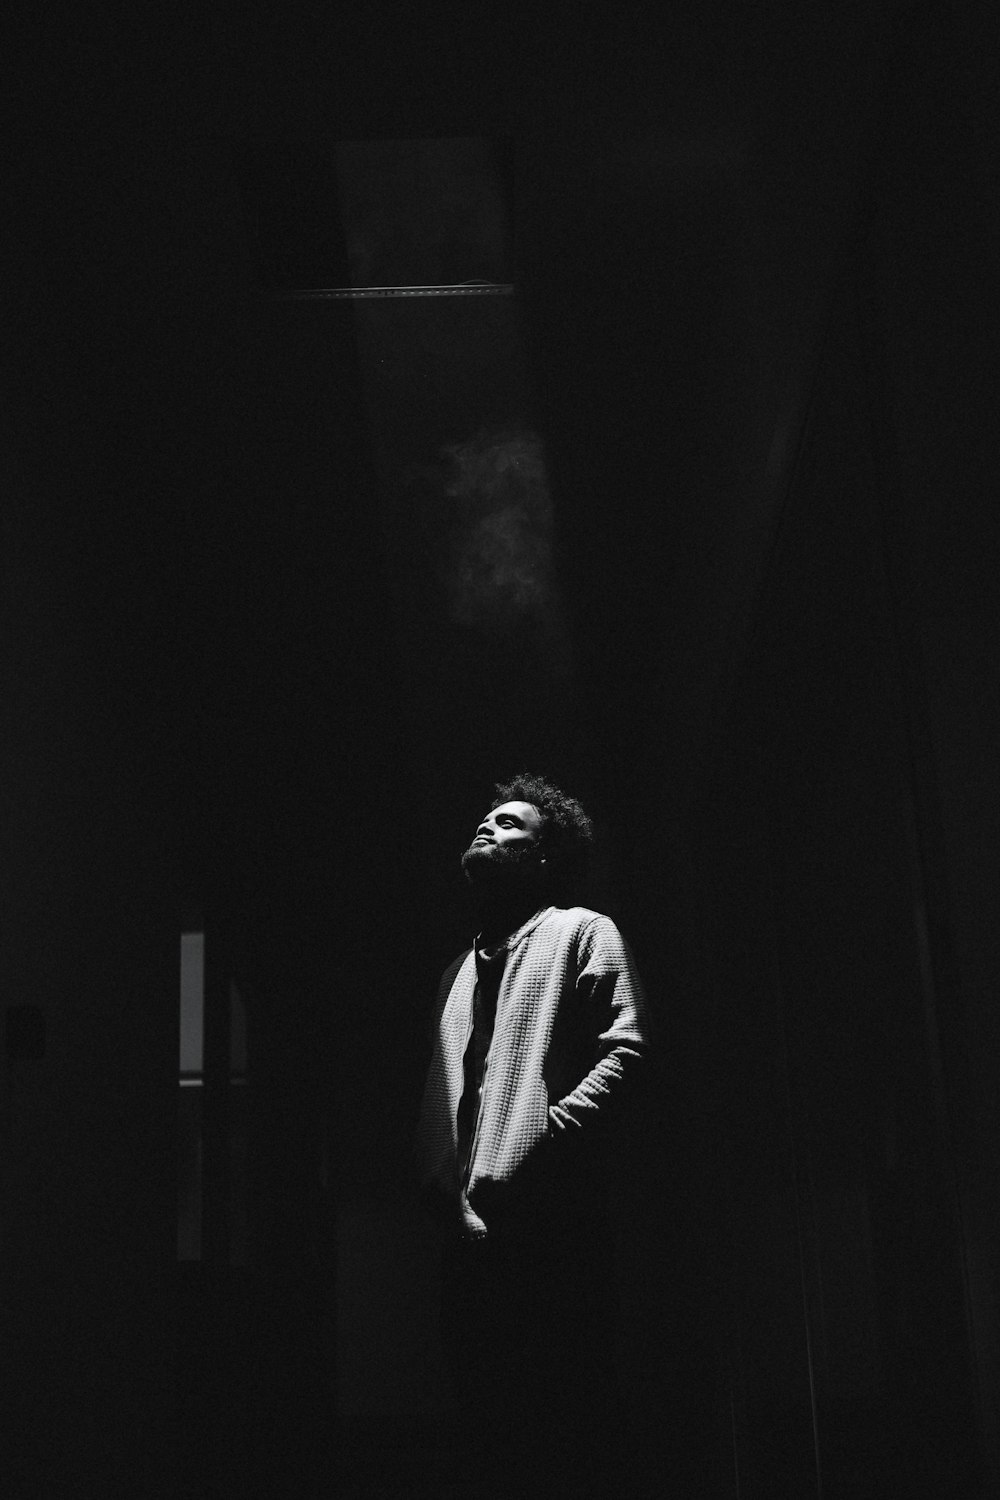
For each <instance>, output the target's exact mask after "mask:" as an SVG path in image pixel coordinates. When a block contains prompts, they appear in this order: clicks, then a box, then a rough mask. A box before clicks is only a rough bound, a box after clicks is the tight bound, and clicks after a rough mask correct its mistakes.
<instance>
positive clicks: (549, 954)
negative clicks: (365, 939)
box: [417, 775, 649, 1493]
mask: <svg viewBox="0 0 1000 1500" xmlns="http://www.w3.org/2000/svg"><path fill="white" fill-rule="evenodd" d="M592 837H593V833H592V826H591V823H590V820H589V818H588V817H587V815H586V814H585V813H584V811H583V809H582V808H581V807H580V804H579V803H578V802H576V801H575V800H574V799H573V798H571V797H567V796H566V795H565V794H564V793H563V792H561V791H560V790H559V789H558V788H557V787H554V786H552V785H551V784H549V783H548V782H546V781H544V780H542V779H541V778H540V777H537V776H529V775H522V776H519V777H517V778H516V779H515V780H514V781H512V782H510V783H508V784H506V785H498V786H497V788H496V797H495V798H494V800H493V804H492V807H491V810H490V812H489V813H488V814H487V815H486V817H484V818H483V820H482V822H481V823H480V824H479V827H478V828H477V829H476V832H475V835H474V837H473V840H472V842H471V844H470V845H469V847H468V849H467V850H466V851H465V853H464V854H463V856H462V869H463V872H464V875H465V879H466V882H467V885H468V889H469V892H470V895H471V898H472V905H473V908H474V912H475V917H476V920H477V923H478V935H477V937H476V940H475V944H474V946H473V948H472V949H470V950H469V951H467V952H466V953H464V954H462V955H461V956H460V957H459V958H458V959H456V961H455V962H454V963H453V964H452V965H451V966H450V968H449V969H448V970H447V971H446V972H445V974H444V977H443V979H442V981H441V985H440V988H439V991H438V997H437V1004H436V1006H435V1010H434V1015H433V1021H432V1046H433V1052H432V1057H431V1062H430V1067H429V1069H428V1074H427V1080H426V1085H425V1089H424V1096H423V1102H422V1106H421V1114H420V1126H419V1131H418V1140H417V1155H418V1165H419V1174H420V1182H421V1189H422V1194H423V1201H424V1203H425V1204H426V1206H427V1207H428V1208H429V1209H430V1210H431V1211H432V1212H433V1213H434V1214H435V1216H436V1217H437V1219H438V1221H439V1222H440V1223H441V1225H442V1226H443V1230H444V1255H443V1283H442V1336H443V1345H444V1350H445V1355H446V1358H447V1361H448V1364H449V1367H450V1370H451V1373H452V1376H453V1379H454V1383H455V1387H456V1392H457V1395H458V1399H459V1406H460V1413H461V1417H462V1429H461V1430H462V1432H463V1433H468V1434H469V1438H470V1448H469V1454H470V1459H471V1462H472V1465H473V1469H474V1472H476V1473H477V1474H478V1473H479V1471H480V1469H485V1468H486V1467H487V1457H488V1455H489V1454H490V1453H492V1454H493V1455H495V1456H496V1457H498V1458H500V1459H502V1461H503V1462H504V1463H507V1462H509V1461H510V1460H511V1459H512V1458H515V1459H520V1460H522V1461H524V1462H525V1463H526V1464H527V1465H528V1467H529V1469H530V1474H525V1475H524V1476H523V1477H524V1478H526V1479H527V1478H531V1479H532V1480H534V1481H538V1480H539V1479H540V1478H542V1477H543V1476H542V1475H541V1473H540V1471H539V1469H538V1468H537V1466H538V1465H539V1464H542V1465H543V1466H544V1467H545V1482H546V1483H547V1484H548V1492H549V1493H557V1492H558V1490H559V1487H560V1486H563V1487H565V1491H566V1493H570V1492H572V1491H573V1489H574V1487H576V1489H577V1492H579V1476H580V1475H581V1473H585V1474H586V1475H587V1476H594V1475H596V1474H597V1473H598V1472H599V1471H600V1468H601V1460H602V1459H607V1458H608V1457H609V1455H610V1454H611V1452H612V1448H613V1440H614V1438H615V1436H616V1432H617V1422H618V1416H617V1414H616V1413H615V1410H614V1408H615V1405H616V1402H617V1385H616V1380H615V1368H614V1339H613V1325H614V1319H615V1300H614V1262H613V1240H612V1235H611V1230H610V1224H609V1221H608V1216H607V1213H606V1204H605V1202H604V1198H603V1192H602V1182H603V1174H604V1172H605V1171H606V1170H607V1166H608V1164H609V1160H610V1158H611V1148H612V1146H613V1135H612V1131H611V1127H612V1125H613V1123H614V1121H615V1119H616V1118H617V1117H618V1115H619V1113H620V1109H621V1105H622V1102H623V1100H624V1099H625V1098H626V1097H627V1095H628V1093H629V1091H630V1089H631V1087H632V1085H633V1082H634V1080H635V1076H636V1075H637V1074H639V1073H641V1071H642V1065H643V1060H644V1057H645V1055H646V1053H647V1051H648V1047H649V1021H648V1014H647V1006H646V1001H645V997H644V994H643V990H642V986H641V983H640V981H639V978H638V975H637V974H636V971H635V965H634V962H633V959H632V956H631V954H630V952H629V949H628V947H627V945H626V943H625V942H624V940H623V938H622V936H621V934H620V932H619V931H618V929H617V927H616V926H615V925H614V923H613V922H612V921H611V920H610V919H609V918H608V917H606V916H602V915H600V914H599V913H598V912H595V911H591V910H589V909H588V908H586V907H582V906H577V905H574V904H572V903H573V899H574V897H575V895H576V894H577V892H578V887H579V883H580V880H581V878H582V876H583V875H584V874H585V867H586V859H587V855H588V853H589V849H590V846H591V842H592ZM501 1481H502V1482H509V1474H508V1476H507V1479H506V1480H505V1479H504V1476H502V1475H501Z"/></svg>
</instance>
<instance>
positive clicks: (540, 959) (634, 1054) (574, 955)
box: [417, 906, 649, 1235]
mask: <svg viewBox="0 0 1000 1500" xmlns="http://www.w3.org/2000/svg"><path fill="white" fill-rule="evenodd" d="M504 949H505V952H504V954H503V974H502V977H501V980H500V985H499V993H498V995H497V1002H496V1017H495V1021H494V1028H493V1038H492V1042H491V1045H490V1050H489V1054H488V1056H487V1059H486V1065H485V1069H484V1074H483V1080H482V1091H481V1097H480V1101H479V1110H478V1118H477V1119H476V1121H475V1126H474V1131H473V1136H472V1141H471V1145H470V1150H469V1158H468V1164H467V1166H466V1168H465V1172H464V1174H463V1173H461V1171H460V1166H459V1127H458V1114H459V1105H460V1103H461V1099H462V1094H463V1089H464V1087H465V1081H466V1078H465V1069H464V1060H465V1054H466V1048H467V1046H468V1043H469V1039H470V1036H471V1034H472V1026H473V996H474V993H475V988H476V981H477V970H476V959H475V954H474V952H473V950H471V949H470V950H469V951H468V952H467V953H464V954H462V955H461V956H460V957H459V958H458V959H456V961H455V963H453V964H452V965H451V967H450V968H449V969H448V970H446V972H445V974H444V977H443V979H442V981H441V985H440V988H439V991H438V998H437V1005H436V1008H435V1017H434V1028H433V1029H434V1047H433V1055H432V1057H431V1063H430V1067H429V1069H428V1074H427V1082H426V1086H425V1089H424V1095H423V1101H422V1105H421V1113H420V1125H419V1129H418V1137H417V1159H418V1171H419V1177H420V1182H421V1185H422V1186H423V1188H424V1189H425V1191H427V1190H430V1191H433V1190H435V1189H436V1190H437V1192H438V1194H441V1195H444V1197H445V1198H446V1199H448V1200H452V1201H454V1202H458V1201H459V1199H460V1197H461V1192H462V1189H463V1188H464V1192H465V1196H466V1198H467V1200H468V1203H469V1204H470V1205H471V1206H472V1208H473V1209H474V1210H475V1216H477V1217H478V1220H479V1222H478V1224H477V1226H476V1230H475V1232H476V1233H479V1234H483V1235H485V1234H487V1233H489V1231H490V1227H491V1218H492V1207H493V1205H494V1204H495V1203H496V1202H498V1201H502V1199H503V1195H504V1189H505V1188H507V1187H509V1186H511V1185H512V1184H515V1183H516V1182H517V1180H518V1178H519V1177H522V1176H524V1175H527V1169H528V1168H529V1167H530V1166H531V1164H532V1163H537V1161H538V1159H539V1157H542V1158H544V1159H560V1160H561V1159H564V1158H565V1155H566V1154H567V1153H568V1154H569V1155H570V1156H572V1155H573V1154H574V1152H575V1145H576V1143H577V1142H583V1141H584V1140H586V1139H587V1138H589V1137H591V1136H593V1135H596V1134H597V1132H598V1130H599V1127H600V1126H601V1124H602V1123H603V1122H605V1121H606V1120H607V1119H608V1118H609V1117H610V1116H611V1115H613V1114H614V1113H615V1112H616V1108H617V1105H618V1103H619V1102H620V1099H621V1096H622V1094H623V1092H624V1091H625V1090H626V1088H627V1086H628V1083H629V1081H630V1078H631V1076H632V1075H633V1073H634V1072H635V1071H636V1069H638V1068H639V1067H640V1066H641V1063H642V1059H643V1056H644V1054H645V1053H646V1051H647V1049H648V1046H649V1020H648V1011H647V1005H646V999H645V995H644V993H643V989H642V985H641V982H640V980H639V977H638V975H637V973H636V969H635V964H634V961H633V958H632V955H631V953H630V951H629V949H628V947H627V945H626V943H625V941H624V939H623V938H622V936H621V933H620V932H619V931H618V929H617V927H616V926H615V924H614V923H613V922H612V921H611V920H610V918H608V917H605V916H602V915H601V914H600V913H598V912H594V911H590V910H588V909H587V908H585V907H579V906H577V907H570V908H568V909H564V908H561V907H554V906H550V907H546V908H544V909H543V910H542V911H540V912H537V913H536V914H535V916H534V917H532V918H531V920H530V921H528V922H526V923H525V924H524V926H523V927H520V928H519V929H518V930H517V931H516V932H514V933H513V934H511V936H510V937H509V938H508V939H507V942H506V944H505V945H504Z"/></svg>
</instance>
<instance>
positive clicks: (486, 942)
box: [476, 896, 543, 948]
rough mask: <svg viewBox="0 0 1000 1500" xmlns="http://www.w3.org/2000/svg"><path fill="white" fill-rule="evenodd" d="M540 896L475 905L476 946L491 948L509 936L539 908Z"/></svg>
mask: <svg viewBox="0 0 1000 1500" xmlns="http://www.w3.org/2000/svg"><path fill="white" fill-rule="evenodd" d="M542 904H543V903H542V900H541V898H540V897H537V896H532V897H531V898H530V899H528V900H527V901H525V900H520V901H518V902H516V903H515V902H511V903H509V904H508V903H503V904H493V903H491V904H490V905H489V906H486V907H483V906H477V908H476V915H477V916H478V918H479V933H478V935H477V937H476V946H477V947H479V948H492V947H495V946H496V945H497V944H498V943H502V942H503V940H504V938H508V937H510V935H511V933H512V932H516V931H517V929H518V928H519V927H523V926H524V924H525V922H528V921H530V920H531V918H532V917H533V916H534V915H535V913H536V912H537V911H539V910H540V909H541V906H542Z"/></svg>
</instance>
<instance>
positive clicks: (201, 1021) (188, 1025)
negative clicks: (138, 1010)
mask: <svg viewBox="0 0 1000 1500" xmlns="http://www.w3.org/2000/svg"><path fill="white" fill-rule="evenodd" d="M204 1066H205V934H204V933H203V932H185V933H182V934H181V950H180V1091H179V1092H180V1097H179V1099H178V1122H177V1124H178V1163H177V1259H178V1260H187V1261H190V1260H201V1229H202V1209H203V1201H202V1183H203V1179H204V1170H203V1168H204V1142H203V1126H204V1082H205V1077H204Z"/></svg>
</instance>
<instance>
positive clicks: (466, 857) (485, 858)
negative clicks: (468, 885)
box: [462, 844, 500, 880]
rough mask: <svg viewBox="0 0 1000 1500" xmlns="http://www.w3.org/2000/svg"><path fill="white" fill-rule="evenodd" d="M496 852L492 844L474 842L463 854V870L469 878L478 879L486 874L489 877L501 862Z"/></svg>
mask: <svg viewBox="0 0 1000 1500" xmlns="http://www.w3.org/2000/svg"><path fill="white" fill-rule="evenodd" d="M496 852H497V851H496V850H495V849H494V847H493V845H492V844H473V845H472V847H471V848H469V849H466V851H465V853H464V854H463V855H462V870H463V872H464V873H465V875H466V876H467V877H468V879H469V880H478V879H479V878H481V877H482V876H484V875H485V876H487V877H488V876H489V874H490V872H491V871H492V870H495V869H496V868H497V865H498V864H499V863H500V861H498V860H497V859H496V857H495V856H496Z"/></svg>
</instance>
